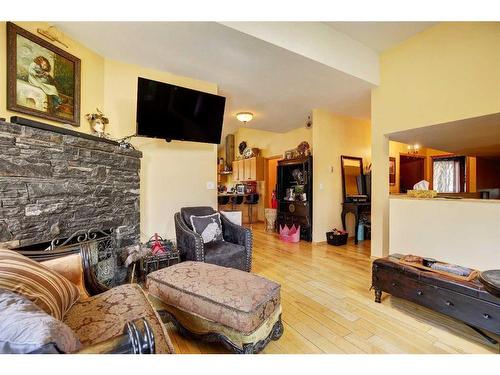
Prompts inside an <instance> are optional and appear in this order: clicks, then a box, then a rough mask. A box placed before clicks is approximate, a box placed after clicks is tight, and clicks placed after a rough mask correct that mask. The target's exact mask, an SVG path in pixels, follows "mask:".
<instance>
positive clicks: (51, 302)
mask: <svg viewBox="0 0 500 375" xmlns="http://www.w3.org/2000/svg"><path fill="white" fill-rule="evenodd" d="M0 288H2V289H7V290H10V291H12V292H15V293H18V294H21V295H23V296H25V297H26V298H28V299H29V300H30V301H33V302H34V303H35V304H36V305H37V306H38V307H40V308H41V309H42V310H44V311H45V312H46V313H48V314H50V315H52V316H53V317H54V318H56V319H59V320H62V319H63V317H64V315H65V314H66V312H67V311H68V310H69V309H70V308H71V306H73V304H74V303H75V302H76V301H78V298H79V297H80V292H79V291H78V288H77V287H76V285H74V284H73V283H72V282H71V281H69V280H67V279H66V278H65V277H63V276H61V275H59V274H58V273H56V272H54V271H52V270H51V269H49V268H47V267H45V266H43V265H41V264H40V263H37V262H35V261H34V260H31V259H29V258H27V257H25V256H23V255H21V254H19V253H17V252H15V251H11V250H0Z"/></svg>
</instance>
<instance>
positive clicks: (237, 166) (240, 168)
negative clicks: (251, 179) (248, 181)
mask: <svg viewBox="0 0 500 375" xmlns="http://www.w3.org/2000/svg"><path fill="white" fill-rule="evenodd" d="M243 162H244V160H235V161H233V180H234V181H242V180H243V179H244V178H245V176H244V164H243Z"/></svg>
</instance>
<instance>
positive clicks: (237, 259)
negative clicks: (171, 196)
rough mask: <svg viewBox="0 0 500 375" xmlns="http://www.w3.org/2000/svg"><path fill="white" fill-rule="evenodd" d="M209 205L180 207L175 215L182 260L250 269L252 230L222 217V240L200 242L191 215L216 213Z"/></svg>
mask: <svg viewBox="0 0 500 375" xmlns="http://www.w3.org/2000/svg"><path fill="white" fill-rule="evenodd" d="M215 212H216V211H215V210H214V209H213V208H212V207H183V208H181V211H180V212H177V213H176V214H175V216H174V220H175V234H176V237H177V249H178V250H179V253H180V256H181V260H182V261H186V260H191V261H197V262H206V263H212V264H216V265H219V266H223V267H230V268H236V269H239V270H242V271H247V272H250V270H251V269H252V241H253V239H252V231H251V230H250V229H247V228H244V227H242V226H239V225H236V224H234V223H232V222H230V221H229V220H228V219H227V218H226V217H225V216H224V215H222V214H221V215H220V216H221V222H222V235H223V237H224V241H219V242H214V243H208V244H205V243H203V239H202V237H201V235H199V234H198V233H196V232H194V231H193V228H192V226H191V222H190V217H191V215H194V216H204V215H210V214H213V213H215Z"/></svg>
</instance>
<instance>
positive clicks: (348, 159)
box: [340, 155, 366, 202]
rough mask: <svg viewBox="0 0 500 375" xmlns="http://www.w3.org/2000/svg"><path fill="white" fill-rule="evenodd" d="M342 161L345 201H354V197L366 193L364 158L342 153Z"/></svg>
mask: <svg viewBox="0 0 500 375" xmlns="http://www.w3.org/2000/svg"><path fill="white" fill-rule="evenodd" d="M340 161H341V169H342V192H343V195H344V202H352V201H353V197H355V196H359V195H365V194H366V193H365V186H364V178H363V159H362V158H358V157H355V156H345V155H342V156H341V157H340Z"/></svg>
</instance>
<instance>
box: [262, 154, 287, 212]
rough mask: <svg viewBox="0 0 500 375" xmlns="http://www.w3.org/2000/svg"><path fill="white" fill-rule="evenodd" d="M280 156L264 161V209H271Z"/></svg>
mask: <svg viewBox="0 0 500 375" xmlns="http://www.w3.org/2000/svg"><path fill="white" fill-rule="evenodd" d="M281 159H283V157H282V156H274V157H271V158H269V159H267V160H266V205H265V207H266V208H272V196H273V191H275V190H276V186H277V183H278V182H277V171H278V161H279V160H281Z"/></svg>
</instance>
